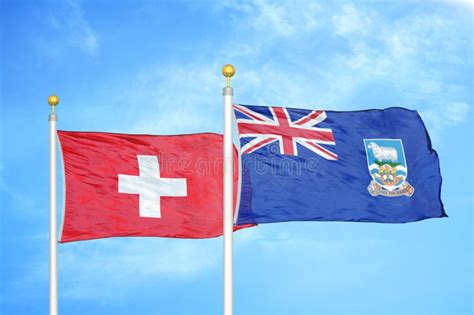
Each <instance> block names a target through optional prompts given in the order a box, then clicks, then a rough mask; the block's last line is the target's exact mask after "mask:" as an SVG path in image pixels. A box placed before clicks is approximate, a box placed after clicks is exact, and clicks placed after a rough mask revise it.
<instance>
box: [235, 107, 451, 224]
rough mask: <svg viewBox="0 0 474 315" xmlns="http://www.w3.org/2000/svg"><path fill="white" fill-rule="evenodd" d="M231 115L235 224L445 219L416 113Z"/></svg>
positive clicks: (431, 155) (435, 163) (271, 111)
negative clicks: (236, 172) (237, 154)
mask: <svg viewBox="0 0 474 315" xmlns="http://www.w3.org/2000/svg"><path fill="white" fill-rule="evenodd" d="M234 113H235V116H236V120H237V126H238V130H239V138H240V145H241V148H240V150H241V164H242V168H241V170H242V185H241V197H240V205H239V212H238V218H237V223H238V224H245V223H270V222H283V221H363V222H384V223H403V222H411V221H419V220H423V219H428V218H438V217H445V216H446V213H445V212H444V208H443V203H442V202H441V199H440V193H441V174H440V169H439V160H438V156H437V154H436V152H435V151H434V150H433V149H432V147H431V142H430V139H429V136H428V133H427V131H426V129H425V126H424V124H423V121H422V120H421V118H420V116H419V115H418V113H417V112H416V111H413V110H408V109H404V108H388V109H385V110H363V111H347V112H336V111H321V110H307V109H294V108H283V107H268V106H249V105H234Z"/></svg>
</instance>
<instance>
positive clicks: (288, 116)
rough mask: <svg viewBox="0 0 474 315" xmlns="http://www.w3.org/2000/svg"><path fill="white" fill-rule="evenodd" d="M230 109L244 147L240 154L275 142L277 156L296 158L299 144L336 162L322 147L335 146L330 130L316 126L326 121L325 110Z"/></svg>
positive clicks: (263, 107)
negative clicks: (277, 146)
mask: <svg viewBox="0 0 474 315" xmlns="http://www.w3.org/2000/svg"><path fill="white" fill-rule="evenodd" d="M233 108H234V112H235V116H236V120H237V127H238V129H239V138H240V139H241V142H242V144H243V145H242V148H241V151H240V152H241V153H242V154H249V153H252V152H255V151H256V150H258V149H260V148H263V147H265V146H267V145H270V144H271V143H274V142H278V144H279V153H280V154H286V155H293V156H298V146H297V144H299V145H301V146H303V147H305V148H306V149H308V150H310V151H312V152H314V153H316V154H318V155H320V156H321V157H323V158H325V159H327V160H337V159H338V157H337V154H336V153H334V152H332V151H330V150H329V149H327V148H325V147H323V146H322V145H331V146H334V145H336V142H335V140H334V135H333V132H332V129H329V128H319V127H317V125H318V124H319V123H321V122H322V121H324V120H325V119H326V112H324V111H319V110H313V111H311V110H302V109H291V108H284V107H273V106H248V105H233ZM242 139H251V140H249V141H248V142H246V141H242ZM245 142H246V143H245ZM244 143H245V144H244Z"/></svg>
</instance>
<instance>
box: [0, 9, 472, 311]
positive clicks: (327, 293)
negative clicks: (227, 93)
mask: <svg viewBox="0 0 474 315" xmlns="http://www.w3.org/2000/svg"><path fill="white" fill-rule="evenodd" d="M1 6H2V8H1V11H0V15H1V17H0V23H1V32H2V35H1V47H0V49H1V107H0V110H1V116H0V117H1V120H0V122H1V123H0V126H1V127H0V135H1V137H0V139H1V146H0V150H1V157H2V158H1V160H0V196H1V199H0V201H1V209H0V211H1V212H0V233H1V237H0V245H1V247H0V313H2V314H45V313H46V312H47V310H48V222H49V218H48V214H49V210H48V205H49V202H48V142H47V141H48V123H47V116H48V113H49V108H48V105H47V103H46V99H47V96H48V95H49V94H51V93H57V94H58V95H59V97H60V99H61V103H60V104H59V106H58V114H59V127H60V128H62V129H66V130H87V131H113V132H117V131H118V132H130V133H152V134H175V133H193V132H202V131H214V132H221V131H222V129H223V121H222V114H223V111H222V98H221V89H222V87H223V85H224V80H223V78H222V76H221V74H220V68H221V66H222V65H223V64H225V63H229V62H230V63H233V64H234V65H235V66H236V69H237V73H236V76H235V79H234V80H233V86H234V88H235V101H236V102H239V103H244V104H259V105H268V104H274V105H285V106H293V107H302V108H323V109H328V110H352V109H354V110H355V109H367V108H384V107H389V106H402V107H407V108H411V109H416V110H418V111H419V112H420V114H421V116H422V118H423V119H424V121H425V124H426V126H427V128H428V130H429V132H430V135H431V138H432V141H433V146H434V147H435V149H436V150H437V151H438V153H439V156H440V161H441V171H442V175H443V178H444V182H443V190H442V198H443V201H444V203H445V207H446V211H447V213H448V214H449V216H450V217H449V218H447V219H436V220H427V221H422V222H417V223H411V224H401V225H393V224H363V223H337V222H334V223H324V222H318V223H311V222H309V223H308V222H307V223H279V224H267V225H261V226H259V227H257V228H254V229H248V230H244V231H240V232H239V233H236V234H235V238H234V239H235V243H234V244H235V252H234V255H235V260H234V264H235V267H234V268H235V311H236V314H472V312H474V309H473V302H472V301H473V300H474V291H473V284H474V274H473V267H472V266H473V240H474V235H473V227H474V226H473V224H474V221H473V213H472V212H473V210H474V209H473V204H474V200H473V195H474V191H473V184H472V174H473V171H474V170H473V162H472V158H471V156H472V154H473V153H474V150H473V148H474V147H473V141H472V137H473V136H474V131H473V123H472V119H473V108H472V107H473V105H474V96H473V88H474V79H473V73H474V69H473V63H474V62H473V56H474V41H473V38H474V26H473V18H474V16H473V15H474V5H473V3H472V2H440V1H437V2H421V1H416V2H414V1H405V2H403V3H401V2H395V1H394V2H387V1H379V2H372V1H364V2H350V1H344V2H340V1H337V2H310V1H285V2H283V1H278V2H270V1H264V0H249V1H240V2H236V1H214V2H212V1H194V2H191V1H163V2H161V1H160V2H156V1H133V2H132V1H12V0H10V1H5V0H4V1H2V2H1ZM59 297H60V298H59V301H60V302H59V307H60V311H61V313H62V314H102V315H104V314H117V315H118V314H219V313H220V312H221V309H222V239H220V238H217V239H208V240H174V239H160V238H116V239H106V240H97V241H88V242H77V243H69V244H64V245H60V246H59Z"/></svg>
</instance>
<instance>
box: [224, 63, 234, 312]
mask: <svg viewBox="0 0 474 315" xmlns="http://www.w3.org/2000/svg"><path fill="white" fill-rule="evenodd" d="M234 73H235V68H234V67H233V66H232V65H230V64H227V65H225V66H224V67H223V68H222V74H223V75H224V76H225V77H226V79H227V86H226V87H225V88H224V90H223V92H222V95H223V96H224V215H223V217H224V222H223V224H224V315H232V314H233V312H234V311H233V309H234V307H233V304H234V302H233V283H232V282H233V281H232V233H233V227H234V211H233V208H234V200H233V199H234V198H233V186H234V181H233V150H232V149H233V147H232V96H233V95H234V90H233V89H232V87H231V86H230V78H231V77H232V76H233V75H234Z"/></svg>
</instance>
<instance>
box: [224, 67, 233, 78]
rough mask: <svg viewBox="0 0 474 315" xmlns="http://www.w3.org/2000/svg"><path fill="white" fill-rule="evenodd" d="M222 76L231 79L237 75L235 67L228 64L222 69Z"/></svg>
mask: <svg viewBox="0 0 474 315" xmlns="http://www.w3.org/2000/svg"><path fill="white" fill-rule="evenodd" d="M222 74H223V75H224V77H226V78H231V77H232V76H233V75H234V74H235V68H234V66H233V65H230V64H226V65H225V66H223V67H222Z"/></svg>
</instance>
